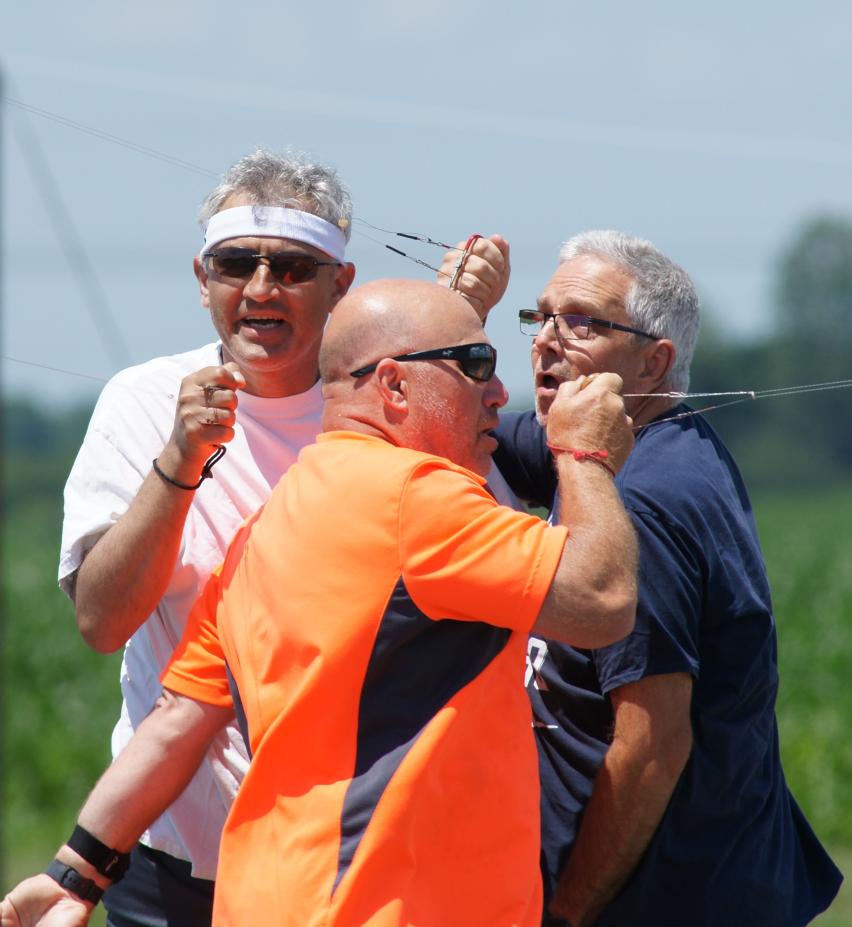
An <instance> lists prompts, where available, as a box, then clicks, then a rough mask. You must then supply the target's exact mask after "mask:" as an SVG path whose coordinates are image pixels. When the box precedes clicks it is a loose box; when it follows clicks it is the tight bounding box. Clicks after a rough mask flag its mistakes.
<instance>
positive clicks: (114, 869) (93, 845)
mask: <svg viewBox="0 0 852 927" xmlns="http://www.w3.org/2000/svg"><path fill="white" fill-rule="evenodd" d="M68 846H69V847H71V849H72V850H73V851H74V852H75V853H77V854H79V855H80V856H82V857H83V859H84V860H86V862H87V863H90V864H91V865H92V866H94V867H95V869H97V870H98V872H99V873H100V874H101V875H102V876H106V877H107V878H108V879H112V881H113V882H117V881H118V880H119V879H120V878H122V877H123V876H124V873H125V872H127V867H128V866H129V865H130V854H129V853H119V851H118V850H113V849H112V848H111V847H108V846H107V845H106V844H105V843H101V841H100V840H98V838H97V837H95V836H94V834H90V833H89V832H88V831H87V830H86V829H85V827H80V825H79V824H78V825H77V826H76V827H75V828H74V832H73V833H72V834H71V836H70V837H69V838H68Z"/></svg>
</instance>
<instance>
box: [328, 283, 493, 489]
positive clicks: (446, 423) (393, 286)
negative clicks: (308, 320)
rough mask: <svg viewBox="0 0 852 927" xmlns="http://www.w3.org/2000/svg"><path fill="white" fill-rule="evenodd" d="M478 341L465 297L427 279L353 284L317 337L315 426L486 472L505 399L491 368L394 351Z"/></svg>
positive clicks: (478, 325)
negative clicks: (319, 413)
mask: <svg viewBox="0 0 852 927" xmlns="http://www.w3.org/2000/svg"><path fill="white" fill-rule="evenodd" d="M487 341H488V339H487V337H486V336H485V332H484V331H483V330H482V323H481V322H480V320H479V316H478V315H477V314H476V312H474V310H473V309H472V308H471V306H470V305H469V304H468V303H467V302H466V301H465V299H464V298H463V297H461V296H459V295H458V294H457V293H453V292H450V291H449V290H446V289H444V288H442V287H440V286H438V285H437V284H435V283H423V282H420V281H416V280H377V281H375V282H373V283H368V284H365V285H364V286H361V287H358V289H357V290H353V291H352V292H351V293H349V294H348V295H347V296H345V297H344V298H343V299H341V300H340V302H339V303H338V304H337V306H336V307H335V309H334V311H333V312H332V314H331V320H330V321H329V324H328V328H327V329H326V332H325V335H324V337H323V342H322V349H321V351H320V373H321V375H322V380H323V398H324V400H325V405H324V409H323V430H324V431H336V430H344V431H356V432H359V433H361V434H368V435H373V436H375V437H380V438H383V439H384V440H385V441H388V442H389V443H390V444H395V445H398V446H400V447H407V448H411V449H413V450H418V451H423V452H424V453H429V454H436V455H439V456H441V457H446V458H447V459H448V460H452V461H454V462H455V463H458V464H461V465H462V466H464V467H467V468H468V469H470V470H473V471H475V472H476V473H480V474H482V475H484V474H486V473H487V472H488V470H489V468H490V466H491V454H492V452H493V451H494V448H495V447H496V442H495V440H494V438H492V437H491V436H490V432H491V430H493V429H494V428H495V427H496V425H497V420H498V415H497V410H498V409H499V408H500V407H501V406H503V405H505V403H506V400H507V398H508V397H507V395H506V390H505V388H504V387H503V384H502V383H501V382H500V379H499V377H497V376H491V377H490V378H489V379H487V380H483V379H481V378H475V377H473V376H470V375H469V374H466V373H465V372H464V369H463V368H462V366H461V364H460V362H459V361H458V360H454V359H449V358H446V357H436V358H429V359H425V358H408V357H406V358H403V359H401V360H396V359H395V358H397V357H400V358H401V357H402V355H408V354H411V353H414V352H418V351H429V350H433V349H443V348H448V347H457V346H462V345H468V344H479V343H481V342H487ZM362 368H367V370H364V371H363V376H362V375H359V376H358V377H354V376H353V375H352V372H353V371H355V370H358V371H361V370H362Z"/></svg>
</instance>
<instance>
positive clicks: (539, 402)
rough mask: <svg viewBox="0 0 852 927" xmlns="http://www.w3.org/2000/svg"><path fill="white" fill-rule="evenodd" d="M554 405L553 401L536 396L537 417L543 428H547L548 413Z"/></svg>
mask: <svg viewBox="0 0 852 927" xmlns="http://www.w3.org/2000/svg"><path fill="white" fill-rule="evenodd" d="M552 405H553V399H543V398H541V397H539V396H536V400H535V417H536V419H537V420H538V423H539V425H541V427H542V428H545V427H546V426H547V413H548V412H549V411H550V407H551V406H552Z"/></svg>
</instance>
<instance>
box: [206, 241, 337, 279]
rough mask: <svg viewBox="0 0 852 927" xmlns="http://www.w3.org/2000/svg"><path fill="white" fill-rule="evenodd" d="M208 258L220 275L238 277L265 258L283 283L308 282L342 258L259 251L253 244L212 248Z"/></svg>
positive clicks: (270, 269) (243, 275) (273, 274)
mask: <svg viewBox="0 0 852 927" xmlns="http://www.w3.org/2000/svg"><path fill="white" fill-rule="evenodd" d="M204 260H205V261H206V262H207V266H208V267H210V268H212V270H213V272H214V273H216V274H218V275H219V276H220V277H232V278H233V279H235V280H247V279H248V278H250V277H251V276H252V275H253V274H254V272H255V270H257V265H258V264H259V263H260V262H261V261H263V262H264V263H266V265H267V266H268V267H269V272H270V273H271V274H272V276H273V277H274V278H275V279H276V280H277V281H278V282H279V283H283V284H291V283H307V282H308V281H309V280H313V279H314V277H316V275H317V272H318V270H319V268H320V267H329V266H334V265H337V266H339V265H340V261H318V260H317V259H316V258H315V257H312V256H311V255H310V254H293V252H292V251H291V252H287V251H276V252H275V253H274V254H257V253H256V252H255V251H252V250H251V248H223V249H222V250H221V251H208V252H207V254H205V255H204Z"/></svg>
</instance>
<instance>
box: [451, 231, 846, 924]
mask: <svg viewBox="0 0 852 927" xmlns="http://www.w3.org/2000/svg"><path fill="white" fill-rule="evenodd" d="M501 244H502V243H501ZM502 250H503V251H505V245H502ZM452 260H453V259H452V257H451V256H448V257H447V258H446V259H445V269H447V268H448V267H450V266H452ZM504 260H505V255H503V254H502V253H498V251H497V249H496V248H494V247H492V246H491V245H489V243H488V241H487V240H483V241H482V242H478V243H477V247H476V248H475V249H474V252H473V254H472V255H471V257H470V258H469V261H468V264H467V266H466V267H465V273H464V274H462V275H460V278H459V280H458V287H459V289H460V290H461V291H462V292H468V291H469V292H471V294H473V296H474V298H473V299H472V303H473V305H474V306H475V307H477V308H478V309H479V311H480V314H481V315H483V316H484V315H485V314H486V312H487V310H488V305H489V298H488V294H487V287H486V286H484V284H483V281H482V280H477V278H478V276H482V274H481V273H480V271H481V267H482V266H484V263H487V262H489V261H490V262H491V263H493V265H494V266H500V265H501V264H502V263H503V262H504ZM559 260H560V263H559V266H558V267H557V270H556V272H555V274H554V275H553V277H552V278H551V280H550V281H549V283H548V284H547V286H546V287H545V289H544V291H543V293H542V294H541V296H540V298H539V300H538V305H537V307H536V308H535V309H523V310H521V312H520V325H521V330H522V331H523V332H525V333H526V334H528V335H531V336H532V337H533V342H532V366H533V376H534V388H535V412H528V413H515V414H513V413H509V414H507V415H504V416H503V417H502V420H501V425H500V427H499V428H498V429H497V431H496V436H497V438H498V440H499V442H500V448H499V449H498V451H497V452H496V453H495V460H496V462H497V463H498V465H499V466H500V469H501V471H502V472H503V474H504V475H505V476H506V477H507V479H508V481H509V483H510V485H511V486H512V488H513V489H514V490H515V491H516V492H517V493H518V495H519V496H521V498H524V499H526V500H528V501H530V502H532V503H534V504H536V505H540V506H545V507H553V508H552V511H554V512H556V513H558V511H559V504H558V503H557V504H556V505H555V507H554V498H553V493H554V491H555V490H556V485H557V484H556V474H555V472H554V469H553V456H552V454H553V453H555V454H556V461H557V462H558V461H559V460H560V458H561V456H563V455H562V452H560V451H558V450H557V451H553V452H551V451H550V450H549V449H548V447H547V446H546V441H545V431H544V427H545V426H547V425H548V422H549V419H550V416H551V415H552V411H553V402H554V399H555V397H556V396H557V394H558V391H559V390H560V389H562V388H564V384H565V383H568V382H571V381H573V380H575V379H576V378H578V377H583V376H590V375H595V374H597V373H600V372H602V371H609V372H614V373H617V374H618V375H619V376H620V377H621V378H622V380H623V382H624V396H625V403H626V407H627V410H628V413H629V414H630V416H631V417H632V419H633V423H634V428H635V430H636V432H637V435H636V445H635V448H634V450H633V451H632V452H631V454H630V457H629V458H628V461H627V463H626V464H625V466H624V467H623V469H622V470H621V471H620V473H619V474H618V476H617V478H616V486H617V487H618V489H619V491H620V493H621V496H622V498H623V500H624V503H625V506H626V508H627V510H628V512H629V513H630V515H631V517H632V519H633V523H634V526H635V528H636V530H637V535H638V538H639V547H640V573H639V583H640V585H639V605H638V609H637V616H636V627H635V629H634V631H633V632H632V634H631V635H630V636H628V637H627V638H625V639H624V640H622V641H619V642H618V643H615V644H613V645H610V646H607V647H603V648H577V647H572V646H565V645H563V644H560V643H558V642H555V641H552V640H550V639H548V638H547V636H546V635H538V634H535V633H534V634H533V635H532V636H531V638H530V642H529V654H528V666H527V685H528V691H529V695H530V698H531V701H532V706H533V715H534V718H535V722H534V724H535V736H536V739H537V743H538V747H539V762H540V767H541V783H542V806H541V808H542V843H543V846H542V867H543V873H544V881H545V899H546V909H547V910H548V912H549V913H548V914H546V916H545V920H544V923H545V924H546V925H548V927H551V925H552V927H556V925H561V927H565V925H572V927H588V925H595V927H616V925H619V927H620V925H624V924H631V925H649V927H650V925H654V927H681V925H685V924H689V925H690V927H701V925H708V927H709V925H713V927H717V925H719V924H724V925H726V927H799V925H803V924H806V923H807V922H809V921H810V920H811V919H812V918H813V917H815V916H816V915H817V914H818V913H819V912H821V911H823V910H824V909H825V908H827V907H828V905H829V904H830V902H831V900H832V898H833V897H834V895H835V894H836V892H837V890H838V887H839V884H840V881H841V876H840V874H839V872H838V870H837V868H836V867H835V866H834V864H833V863H832V862H831V860H830V859H829V857H828V855H827V854H826V853H825V851H824V849H823V848H822V846H821V845H820V843H819V841H818V840H817V838H816V836H815V835H814V833H813V831H812V830H811V828H810V826H809V824H808V823H807V821H806V820H805V817H804V815H803V814H802V812H801V811H800V809H799V808H798V806H797V804H796V802H795V799H794V798H793V796H792V795H791V794H790V792H789V790H788V788H787V785H786V782H785V779H784V773H783V770H782V767H781V762H780V758H779V744H778V731H777V726H776V719H775V711H774V707H775V698H776V692H777V687H778V670H777V662H776V634H775V623H774V619H773V615H772V608H771V602H770V590H769V585H768V581H767V576H766V570H765V566H764V562H763V556H762V553H761V550H760V545H759V542H758V538H757V532H756V529H755V525H754V521H753V518H752V514H751V505H750V502H749V499H748V495H747V492H746V488H745V486H744V484H743V481H742V478H741V476H740V474H739V471H738V469H737V467H736V464H735V462H734V461H733V459H732V458H731V456H730V454H729V452H728V451H727V449H726V448H725V447H724V445H723V443H722V442H721V440H720V439H719V437H718V436H717V435H716V433H715V432H714V431H713V429H712V428H711V427H710V425H709V424H708V423H707V421H706V420H705V419H703V418H702V417H701V416H700V415H696V414H695V413H694V412H693V410H691V409H690V408H689V407H687V406H686V405H684V404H683V403H682V402H681V401H680V399H679V397H678V394H679V393H684V392H686V391H687V389H688V387H689V366H690V361H691V359H692V354H693V350H694V347H695V343H696V339H697V335H698V324H699V305H698V298H697V295H696V293H695V290H694V287H693V285H692V282H691V280H690V279H689V277H688V276H687V274H686V273H685V272H684V271H683V270H682V269H681V268H680V267H678V266H677V265H676V264H674V263H673V262H672V261H671V260H669V259H668V258H667V257H666V256H665V255H663V254H661V253H660V252H659V251H658V250H657V249H656V248H655V247H654V246H653V245H651V244H650V243H648V242H646V241H642V240H640V239H636V238H633V237H631V236H628V235H624V234H621V233H618V232H587V233H583V234H580V235H577V236H575V237H574V238H572V239H570V240H569V241H568V242H566V243H565V245H564V246H563V247H562V250H561V252H560V258H559Z"/></svg>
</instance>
